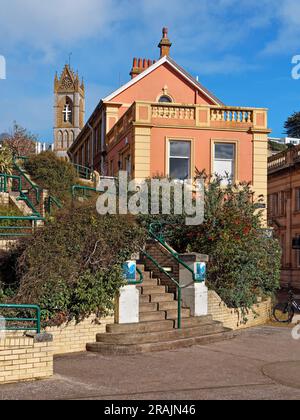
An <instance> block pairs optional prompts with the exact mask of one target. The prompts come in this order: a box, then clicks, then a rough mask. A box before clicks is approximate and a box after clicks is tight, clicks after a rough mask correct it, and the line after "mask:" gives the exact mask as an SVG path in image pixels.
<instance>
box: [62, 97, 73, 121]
mask: <svg viewBox="0 0 300 420" xmlns="http://www.w3.org/2000/svg"><path fill="white" fill-rule="evenodd" d="M63 115H64V122H65V123H70V124H72V122H73V104H72V101H71V99H70V98H66V104H65V106H64V110H63Z"/></svg>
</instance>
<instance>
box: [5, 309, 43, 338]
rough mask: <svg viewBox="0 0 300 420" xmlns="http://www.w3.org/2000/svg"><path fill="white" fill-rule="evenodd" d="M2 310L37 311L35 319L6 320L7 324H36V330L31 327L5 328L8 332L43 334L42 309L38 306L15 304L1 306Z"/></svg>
mask: <svg viewBox="0 0 300 420" xmlns="http://www.w3.org/2000/svg"><path fill="white" fill-rule="evenodd" d="M0 309H29V310H30V309H32V310H35V311H36V317H35V318H5V317H3V319H4V320H5V322H34V323H35V328H31V327H27V328H25V327H6V326H5V327H4V328H5V330H6V331H36V333H37V334H40V333H41V308H40V307H39V306H38V305H13V304H0Z"/></svg>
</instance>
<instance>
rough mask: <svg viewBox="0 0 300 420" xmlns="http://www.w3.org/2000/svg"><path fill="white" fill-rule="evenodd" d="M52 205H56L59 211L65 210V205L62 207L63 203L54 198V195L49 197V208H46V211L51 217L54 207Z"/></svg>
mask: <svg viewBox="0 0 300 420" xmlns="http://www.w3.org/2000/svg"><path fill="white" fill-rule="evenodd" d="M52 204H55V206H56V207H57V208H58V209H62V208H63V205H62V203H61V202H60V201H59V199H58V198H56V197H53V196H52V195H49V197H48V198H47V208H46V211H47V212H48V213H49V214H50V215H51V207H52Z"/></svg>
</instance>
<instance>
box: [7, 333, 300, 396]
mask: <svg viewBox="0 0 300 420" xmlns="http://www.w3.org/2000/svg"><path fill="white" fill-rule="evenodd" d="M55 372H56V374H55V377H54V378H53V379H51V380H48V381H41V382H34V383H23V384H17V385H9V386H6V385H5V386H0V399H2V400H4V399H87V400H88V399H91V400H92V399H93V400H101V399H103V400H115V399H122V400H128V399H129V400H132V399H133V400H144V399H145V400H152V399H154V400H155V399H160V400H174V399H175V400H176V399H178V400H180V399H196V400H199V399H288V400H293V399H294V400H298V399H300V340H298V341H296V340H294V339H292V336H291V329H289V328H274V327H269V326H266V327H261V328H255V329H251V330H247V331H245V332H243V333H241V335H240V336H239V337H237V338H236V339H235V340H233V341H228V342H222V343H217V344H212V345H209V346H205V347H202V346H196V347H193V348H190V349H183V350H177V351H171V352H162V353H153V354H144V355H137V356H125V357H119V356H114V357H108V356H101V355H95V354H76V355H72V356H66V357H58V358H56V360H55Z"/></svg>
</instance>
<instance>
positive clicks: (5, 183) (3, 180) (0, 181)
mask: <svg viewBox="0 0 300 420" xmlns="http://www.w3.org/2000/svg"><path fill="white" fill-rule="evenodd" d="M10 180H12V181H18V187H17V191H22V179H21V177H20V176H17V175H9V174H0V192H4V193H6V192H8V189H9V188H8V187H9V181H10ZM13 189H15V188H13Z"/></svg>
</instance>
